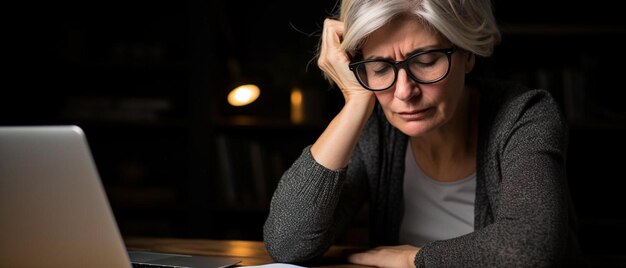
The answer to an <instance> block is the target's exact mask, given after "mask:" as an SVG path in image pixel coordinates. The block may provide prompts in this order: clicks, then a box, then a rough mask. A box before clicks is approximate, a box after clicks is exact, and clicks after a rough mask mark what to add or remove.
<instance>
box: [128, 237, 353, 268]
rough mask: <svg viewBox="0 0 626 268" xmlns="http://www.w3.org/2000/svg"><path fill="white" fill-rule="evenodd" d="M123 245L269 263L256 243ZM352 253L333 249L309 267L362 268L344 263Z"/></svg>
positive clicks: (134, 241) (143, 241)
mask: <svg viewBox="0 0 626 268" xmlns="http://www.w3.org/2000/svg"><path fill="white" fill-rule="evenodd" d="M124 242H125V243H126V247H127V248H128V250H138V251H154V252H165V253H179V254H195V255H206V256H229V257H235V258H239V259H241V260H242V262H241V263H240V265H241V266H249V265H261V264H268V263H272V259H271V258H270V257H269V255H268V253H267V251H266V250H265V246H264V245H263V242H259V241H243V240H209V239H180V238H150V237H126V238H124ZM354 250H357V248H354V247H348V246H333V247H331V248H330V250H329V251H328V252H327V253H326V254H325V255H324V256H323V257H322V258H321V259H320V260H319V261H317V262H315V263H312V264H311V267H363V266H359V265H354V264H348V263H347V262H346V261H345V259H344V256H345V255H346V252H349V251H354Z"/></svg>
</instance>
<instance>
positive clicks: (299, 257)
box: [263, 146, 367, 263]
mask: <svg viewBox="0 0 626 268" xmlns="http://www.w3.org/2000/svg"><path fill="white" fill-rule="evenodd" d="M346 174H347V169H340V170H329V169H327V168H325V167H324V166H322V165H320V164H319V163H317V162H316V161H315V160H314V159H313V156H312V155H311V152H310V146H307V147H306V148H305V149H304V150H303V151H302V154H301V155H300V157H299V158H298V159H297V160H296V161H295V162H294V163H293V164H292V166H291V167H290V168H289V169H288V170H287V171H286V172H285V173H284V174H283V176H282V178H281V180H280V182H279V183H278V186H277V188H276V190H275V192H274V195H273V196H272V200H271V204H270V211H269V215H268V217H267V219H266V221H265V224H264V226H263V240H264V243H265V246H266V248H267V251H268V253H269V254H270V256H271V257H272V259H274V261H276V262H286V263H303V262H307V261H310V260H313V259H315V258H317V257H319V256H321V255H322V254H323V253H324V252H326V251H327V250H328V248H329V247H330V246H331V245H332V244H333V243H334V242H335V240H336V238H337V237H338V236H340V235H341V234H342V233H343V232H344V231H345V229H346V228H347V226H348V225H349V223H350V220H351V218H353V217H354V215H355V214H356V212H357V211H358V210H359V208H360V206H361V205H362V200H363V199H364V197H365V194H366V191H367V190H366V184H363V182H364V180H363V179H358V180H350V179H346ZM364 189H365V190H364Z"/></svg>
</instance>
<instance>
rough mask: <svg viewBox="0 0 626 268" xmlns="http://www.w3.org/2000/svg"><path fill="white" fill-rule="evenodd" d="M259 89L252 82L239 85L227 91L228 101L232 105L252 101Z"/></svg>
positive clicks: (242, 104)
mask: <svg viewBox="0 0 626 268" xmlns="http://www.w3.org/2000/svg"><path fill="white" fill-rule="evenodd" d="M260 94H261V90H260V89H259V87H258V86H256V85H253V84H247V85H241V86H238V87H236V88H235V89H233V90H231V91H230V93H228V97H227V99H228V103H229V104H230V105H232V106H244V105H248V104H250V103H252V102H254V101H255V100H256V99H257V98H258V97H259V95H260Z"/></svg>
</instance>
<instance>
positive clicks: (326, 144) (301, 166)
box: [264, 19, 375, 262]
mask: <svg viewBox="0 0 626 268" xmlns="http://www.w3.org/2000/svg"><path fill="white" fill-rule="evenodd" d="M342 34H343V23H341V22H339V21H335V20H330V19H328V20H326V21H325V23H324V32H323V34H322V44H321V52H320V57H319V59H318V65H319V67H320V68H321V69H322V70H323V71H324V73H325V74H326V75H327V76H328V77H330V78H331V79H332V80H333V82H335V84H336V85H337V86H338V87H339V89H340V90H341V92H342V94H343V96H344V99H345V104H344V106H343V108H342V109H341V111H340V112H339V113H338V114H337V116H336V117H335V118H334V119H333V120H332V121H331V122H330V124H329V125H328V127H327V128H326V129H325V130H324V132H323V133H322V134H321V136H320V137H319V138H318V139H317V141H316V142H315V143H314V144H313V145H312V146H311V147H307V148H305V150H304V151H303V153H302V155H301V156H300V157H299V158H298V159H297V160H296V161H295V162H294V163H293V165H292V166H291V167H290V168H289V169H288V170H287V171H286V172H285V174H283V176H282V178H281V180H280V182H279V184H278V187H277V189H276V191H275V192H274V196H273V197H272V202H271V205H270V213H269V215H268V218H267V220H266V222H265V225H264V241H265V244H266V247H267V249H268V252H269V254H270V255H271V256H272V258H273V259H274V260H275V261H279V262H304V261H308V260H311V259H313V258H315V257H317V256H320V255H321V254H322V253H324V252H325V251H326V250H327V249H328V247H330V245H331V244H332V243H334V242H335V239H336V238H337V236H338V235H339V234H341V233H342V232H343V230H344V229H345V228H346V227H347V226H348V224H349V222H350V219H352V218H353V217H354V215H355V214H356V212H358V210H359V208H360V206H361V205H362V204H363V201H364V200H365V198H366V195H367V181H366V177H365V176H364V175H363V174H361V171H360V170H363V169H362V168H361V167H360V166H359V165H360V162H359V161H354V159H352V160H353V161H352V163H351V167H350V170H351V172H350V175H349V176H347V175H346V173H347V171H346V167H347V165H348V162H350V161H351V158H352V154H353V151H354V150H355V147H356V144H357V140H358V139H359V136H360V133H361V132H362V131H363V128H364V125H365V123H366V122H367V120H368V118H369V117H370V115H371V114H372V111H373V109H374V103H375V97H374V94H373V93H372V92H369V91H367V90H365V89H364V88H362V87H361V86H360V85H359V84H358V82H357V81H356V78H355V77H354V75H353V74H352V72H350V70H349V68H348V63H349V60H348V57H347V55H346V53H345V52H344V51H342V50H341V49H340V42H341V36H342Z"/></svg>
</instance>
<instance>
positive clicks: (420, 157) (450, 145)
mask: <svg viewBox="0 0 626 268" xmlns="http://www.w3.org/2000/svg"><path fill="white" fill-rule="evenodd" d="M476 111H477V96H476V94H475V93H474V90H472V89H470V88H467V89H466V90H465V91H464V94H463V97H462V100H461V103H460V104H459V107H458V108H457V109H456V111H455V113H454V115H453V117H452V118H451V119H450V121H449V122H447V123H446V124H445V125H444V126H442V127H441V128H440V129H438V130H436V131H433V132H432V133H429V134H428V135H425V136H420V137H412V138H411V139H410V146H411V149H412V150H413V155H414V157H415V159H416V161H417V163H418V165H420V167H421V168H422V169H423V170H424V172H426V174H428V175H429V176H431V177H433V178H435V179H437V180H441V181H455V180H460V179H463V178H465V177H467V176H468V175H470V174H471V173H473V172H474V171H475V166H476V165H475V159H476V157H475V156H476V143H477V129H478V127H477V120H476V119H477V112H476Z"/></svg>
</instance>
